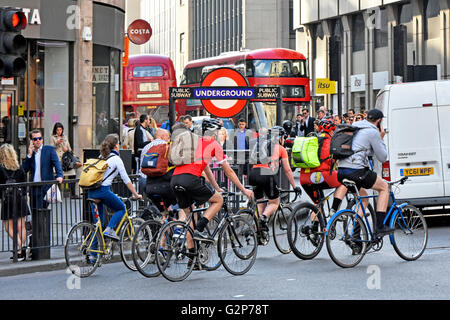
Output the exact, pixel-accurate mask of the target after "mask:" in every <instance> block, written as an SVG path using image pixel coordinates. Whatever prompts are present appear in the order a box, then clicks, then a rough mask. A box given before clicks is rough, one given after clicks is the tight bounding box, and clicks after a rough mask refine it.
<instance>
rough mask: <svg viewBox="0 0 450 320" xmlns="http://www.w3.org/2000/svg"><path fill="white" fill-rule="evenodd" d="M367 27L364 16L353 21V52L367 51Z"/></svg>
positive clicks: (355, 16)
mask: <svg viewBox="0 0 450 320" xmlns="http://www.w3.org/2000/svg"><path fill="white" fill-rule="evenodd" d="M365 26H366V24H365V23H364V17H363V15H362V14H357V15H354V16H353V21H352V48H353V52H357V51H363V50H364V49H365V44H364V39H365Z"/></svg>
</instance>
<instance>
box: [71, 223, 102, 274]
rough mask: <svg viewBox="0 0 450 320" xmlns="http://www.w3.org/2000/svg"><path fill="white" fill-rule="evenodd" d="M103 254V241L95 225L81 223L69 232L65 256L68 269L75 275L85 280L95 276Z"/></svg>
mask: <svg viewBox="0 0 450 320" xmlns="http://www.w3.org/2000/svg"><path fill="white" fill-rule="evenodd" d="M94 251H95V252H94ZM102 252H103V240H102V237H101V236H100V235H99V232H98V231H97V230H96V227H95V225H93V224H91V223H89V222H80V223H78V224H76V225H75V226H73V227H72V229H71V230H70V231H69V233H68V235H67V238H66V242H65V245H64V256H65V259H66V264H67V267H68V268H69V270H70V271H71V272H72V273H73V274H74V275H76V276H78V277H80V278H85V277H89V276H90V275H91V274H93V273H94V272H95V270H96V269H97V268H98V266H99V264H100V260H101V258H102Z"/></svg>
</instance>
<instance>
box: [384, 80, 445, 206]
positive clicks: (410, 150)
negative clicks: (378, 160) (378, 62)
mask: <svg viewBox="0 0 450 320" xmlns="http://www.w3.org/2000/svg"><path fill="white" fill-rule="evenodd" d="M375 107H376V108H377V109H380V110H382V111H383V114H384V116H385V119H383V123H382V125H383V127H384V128H385V129H386V136H385V138H384V139H385V143H386V145H387V147H388V152H389V159H388V161H387V162H386V163H383V164H382V168H381V170H382V172H381V175H382V176H383V178H385V179H387V180H391V181H396V180H398V179H400V178H401V177H403V176H409V177H410V179H409V180H408V181H407V182H406V183H405V184H404V185H403V186H400V188H399V192H398V193H397V192H396V193H395V196H396V198H397V199H399V200H407V201H408V202H410V203H411V204H414V205H416V206H419V207H428V206H436V205H449V204H450V81H426V82H412V83H405V84H395V85H387V86H386V87H385V88H384V90H382V91H381V92H380V93H379V95H378V97H377V102H376V106H375Z"/></svg>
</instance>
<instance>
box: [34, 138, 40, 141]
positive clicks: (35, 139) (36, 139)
mask: <svg viewBox="0 0 450 320" xmlns="http://www.w3.org/2000/svg"><path fill="white" fill-rule="evenodd" d="M38 140H42V137H38V138H33V141H38Z"/></svg>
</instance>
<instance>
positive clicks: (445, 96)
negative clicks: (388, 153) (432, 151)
mask: <svg viewBox="0 0 450 320" xmlns="http://www.w3.org/2000/svg"><path fill="white" fill-rule="evenodd" d="M436 95H437V103H438V117H439V130H440V139H441V146H442V148H441V149H442V172H443V176H444V194H445V196H446V197H449V196H450V81H439V82H437V83H436Z"/></svg>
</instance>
